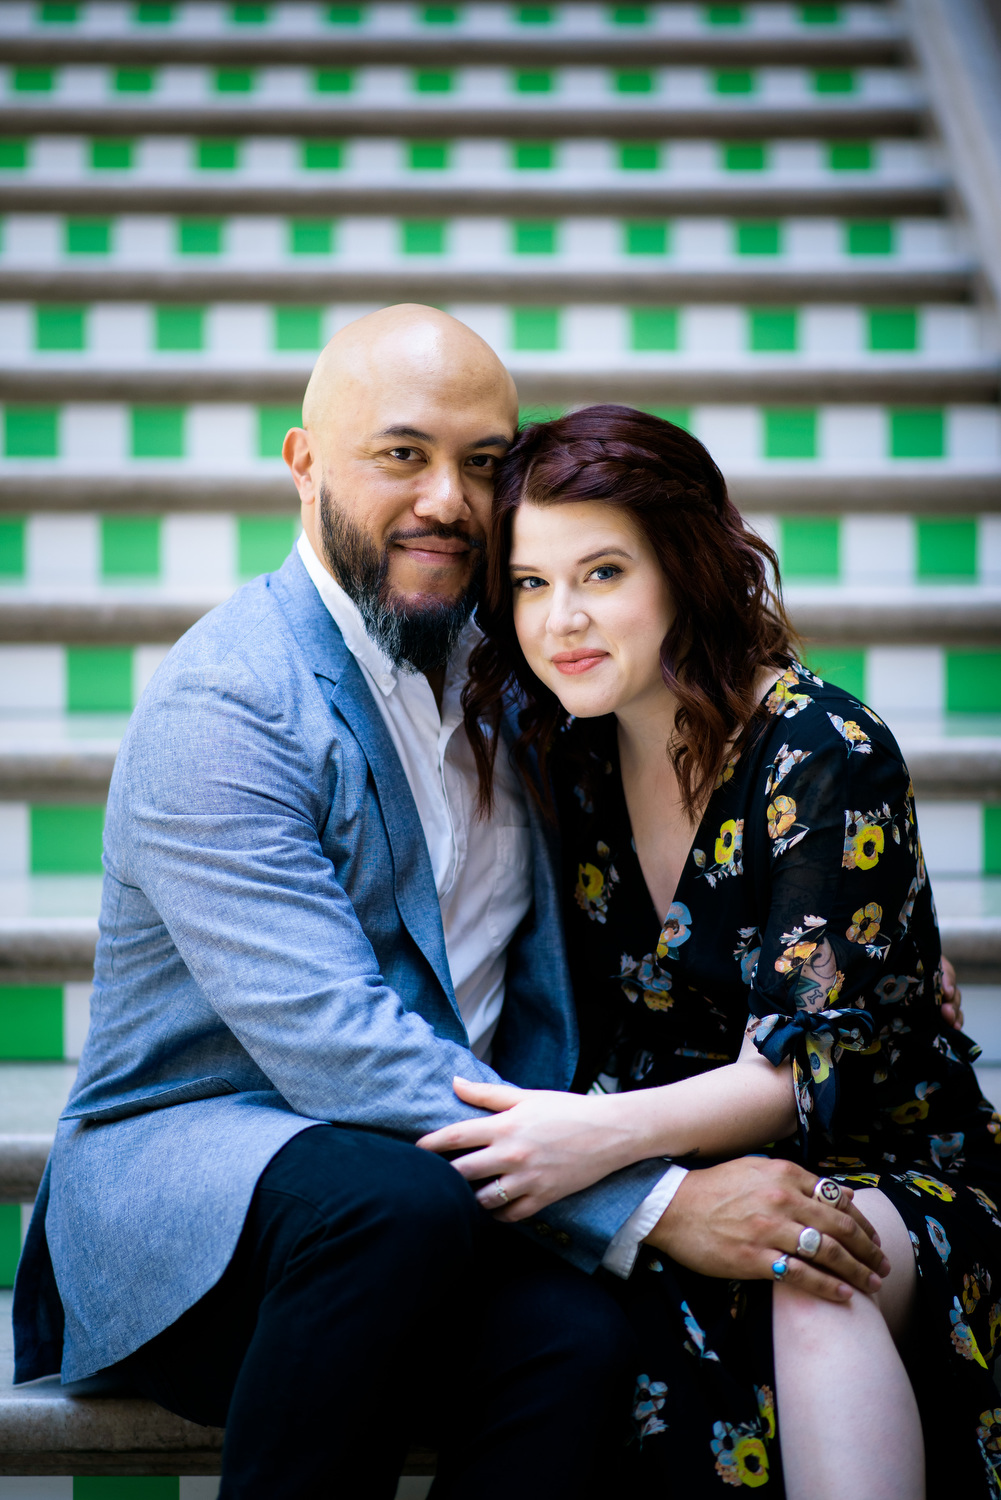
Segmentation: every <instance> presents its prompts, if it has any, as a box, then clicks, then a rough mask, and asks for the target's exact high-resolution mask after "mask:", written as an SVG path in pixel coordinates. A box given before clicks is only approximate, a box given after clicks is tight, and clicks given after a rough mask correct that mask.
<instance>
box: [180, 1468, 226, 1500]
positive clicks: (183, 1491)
mask: <svg viewBox="0 0 1001 1500" xmlns="http://www.w3.org/2000/svg"><path fill="white" fill-rule="evenodd" d="M218 1494H219V1480H218V1478H217V1477H216V1476H215V1475H214V1474H212V1475H199V1476H198V1477H195V1476H193V1475H187V1476H186V1475H183V1474H182V1475H181V1479H180V1489H179V1491H178V1500H216V1496H217V1495H218Z"/></svg>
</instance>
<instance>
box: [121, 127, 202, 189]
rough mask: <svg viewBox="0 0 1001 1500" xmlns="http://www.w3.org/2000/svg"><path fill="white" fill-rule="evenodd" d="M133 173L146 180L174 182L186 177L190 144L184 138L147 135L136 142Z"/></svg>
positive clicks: (189, 157) (189, 159) (189, 160)
mask: <svg viewBox="0 0 1001 1500" xmlns="http://www.w3.org/2000/svg"><path fill="white" fill-rule="evenodd" d="M134 161H135V167H134V171H135V172H136V174H137V175H140V176H142V177H143V178H145V179H147V180H157V179H159V180H160V181H176V180H177V179H178V178H181V179H184V178H186V177H187V176H188V169H189V167H190V164H191V143H190V141H188V140H187V138H186V137H184V136H169V135H163V136H160V135H148V136H145V137H144V138H143V139H142V140H141V141H137V142H136V154H135V157H134Z"/></svg>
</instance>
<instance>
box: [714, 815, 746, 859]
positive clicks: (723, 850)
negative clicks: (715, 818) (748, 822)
mask: <svg viewBox="0 0 1001 1500" xmlns="http://www.w3.org/2000/svg"><path fill="white" fill-rule="evenodd" d="M743 842H744V820H743V818H727V820H726V822H725V823H723V824H722V825H721V827H720V831H719V838H718V839H717V840H716V851H715V852H716V863H717V864H718V865H731V864H733V861H734V859H735V858H736V856H737V855H738V854H739V853H740V846H741V844H742V843H743Z"/></svg>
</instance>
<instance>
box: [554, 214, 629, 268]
mask: <svg viewBox="0 0 1001 1500" xmlns="http://www.w3.org/2000/svg"><path fill="white" fill-rule="evenodd" d="M558 234H559V238H558V241H557V243H558V246H559V253H560V256H561V258H562V259H563V260H564V261H565V262H569V263H571V264H573V265H576V266H580V267H582V268H585V267H588V266H594V265H595V263H597V264H599V265H600V264H601V263H602V262H604V261H611V260H615V259H617V257H618V255H619V254H620V247H621V244H622V230H621V228H620V226H619V224H618V223H617V222H616V220H614V219H607V218H606V219H564V221H563V223H562V225H561V226H560V229H559V231H558Z"/></svg>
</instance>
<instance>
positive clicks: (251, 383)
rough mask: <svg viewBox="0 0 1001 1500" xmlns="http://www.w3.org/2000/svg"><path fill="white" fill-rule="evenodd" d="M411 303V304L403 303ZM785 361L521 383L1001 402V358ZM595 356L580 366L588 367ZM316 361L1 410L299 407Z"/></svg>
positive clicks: (98, 380)
mask: <svg viewBox="0 0 1001 1500" xmlns="http://www.w3.org/2000/svg"><path fill="white" fill-rule="evenodd" d="M399 300H401V301H409V300H411V299H410V298H408V297H406V296H401V297H400V299H399ZM776 358H777V357H776V356H771V357H770V358H769V361H768V364H767V365H766V366H765V367H764V368H759V367H755V366H751V365H750V364H748V365H746V366H745V367H744V368H743V369H740V368H737V369H733V368H731V369H715V370H711V369H709V370H707V369H701V370H699V369H692V368H691V367H690V366H688V367H683V368H681V369H676V370H671V369H668V368H665V367H664V366H663V365H662V366H661V367H660V368H658V369H655V370H643V369H637V368H635V366H634V367H633V368H632V369H629V368H622V367H621V366H620V367H619V368H618V369H615V368H614V367H613V368H611V369H605V370H593V371H588V370H587V369H586V367H585V368H584V369H581V368H577V369H575V370H568V371H561V370H552V371H532V370H524V369H518V368H517V364H516V361H517V356H514V357H513V358H512V360H511V361H510V362H511V363H512V364H515V365H516V368H515V371H514V374H515V376H516V378H517V381H518V389H519V392H520V394H521V397H522V400H523V401H526V402H528V403H529V404H533V403H536V402H546V403H556V404H558V403H565V404H587V403H588V402H592V401H622V402H624V403H626V404H630V405H639V406H645V405H646V406H648V405H664V404H671V403H677V404H678V405H685V406H687V405H689V404H690V403H692V402H709V403H713V402H726V401H741V402H746V401H755V402H757V401H763V402H768V401H787V402H796V403H800V402H803V401H814V402H837V401H848V402H851V403H852V404H853V405H854V404H857V403H858V402H859V401H885V402H895V401H900V402H909V401H915V400H918V401H932V402H934V403H935V404H936V405H938V404H940V403H942V402H966V401H970V402H977V401H996V400H997V399H998V396H999V394H1001V361H999V360H998V358H997V357H996V356H987V357H984V358H982V359H978V358H976V357H974V358H972V359H970V361H969V362H968V363H964V364H960V363H957V364H955V365H945V364H941V365H934V364H930V363H928V364H926V363H924V361H922V362H921V363H920V364H915V365H914V366H912V367H911V368H910V369H908V368H907V367H906V366H904V365H903V363H902V362H901V363H898V364H897V365H896V366H894V367H891V368H886V367H883V368H880V367H879V366H878V365H876V364H875V362H874V364H873V366H872V367H869V368H867V366H866V363H865V362H864V361H862V360H860V361H859V363H858V364H856V365H853V366H846V367H842V368H837V367H832V366H827V367H822V368H817V367H816V366H814V365H812V364H807V363H806V362H805V361H802V362H798V361H796V360H795V359H788V360H786V361H784V362H783V364H781V365H779V366H778V367H776V364H775V363H772V361H773V360H775V359H776ZM585 361H586V356H584V357H583V358H582V360H581V361H580V363H581V364H584V363H585ZM311 368H312V360H311V359H310V360H308V362H306V363H304V364H303V365H302V366H301V367H300V368H292V369H289V370H281V369H276V368H273V367H272V368H267V367H264V368H261V369H256V370H255V369H247V368H244V369H226V368H225V367H223V366H218V365H217V366H215V367H213V368H207V369H206V368H199V367H198V366H197V365H196V364H192V365H190V366H188V368H186V369H185V368H181V369H177V368H176V367H175V368H172V369H166V370H165V369H156V368H150V367H149V366H147V367H145V368H143V367H139V368H136V369H132V370H128V369H117V370H115V369H111V370H109V369H106V368H102V367H101V366H95V365H88V364H84V365H82V366H81V367H80V368H78V369H76V370H70V369H67V368H66V367H65V365H64V366H63V367H62V368H56V369H51V368H49V369H46V368H40V367H39V365H37V364H36V365H34V366H31V365H22V366H20V367H15V368H6V369H3V368H0V400H4V401H44V402H46V403H52V402H61V401H151V402H157V401H162V402H169V403H178V402H180V403H187V402H196V401H257V402H262V403H268V402H275V403H282V404H285V403H289V404H291V403H293V402H296V401H299V400H300V399H301V397H302V391H303V388H304V386H305V383H306V381H307V380H308V378H309V372H310V369H311Z"/></svg>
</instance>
